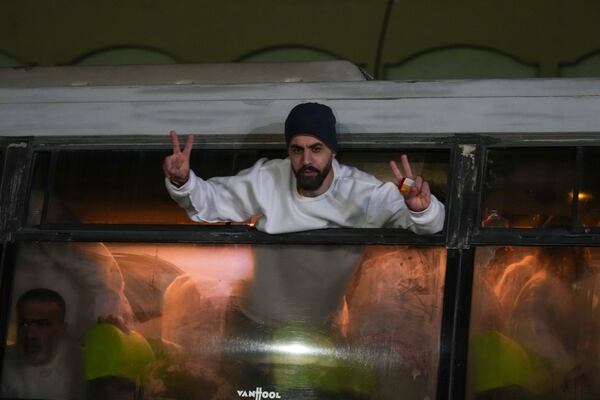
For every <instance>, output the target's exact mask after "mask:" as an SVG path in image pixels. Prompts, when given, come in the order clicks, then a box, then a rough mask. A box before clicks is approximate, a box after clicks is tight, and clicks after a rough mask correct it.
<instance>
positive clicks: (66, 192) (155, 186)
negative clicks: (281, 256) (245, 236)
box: [28, 149, 449, 225]
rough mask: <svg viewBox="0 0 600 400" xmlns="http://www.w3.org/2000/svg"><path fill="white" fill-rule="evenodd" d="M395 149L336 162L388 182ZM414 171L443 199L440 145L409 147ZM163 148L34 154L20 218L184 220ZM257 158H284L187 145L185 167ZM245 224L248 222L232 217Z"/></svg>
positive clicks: (224, 168)
mask: <svg viewBox="0 0 600 400" xmlns="http://www.w3.org/2000/svg"><path fill="white" fill-rule="evenodd" d="M400 154H401V152H400V151H395V152H393V153H392V152H381V151H379V152H347V153H344V154H340V156H339V158H340V161H341V162H343V163H346V164H348V165H352V166H356V167H358V168H361V169H363V170H365V171H366V172H369V173H371V174H373V175H375V176H377V177H378V178H379V179H381V180H384V181H385V180H393V179H394V177H393V175H392V174H391V171H390V169H389V165H388V162H389V160H391V159H397V160H399V159H400ZM408 154H409V157H410V159H411V163H412V165H413V169H414V172H415V173H416V174H423V175H424V176H425V178H426V179H428V180H429V181H430V184H431V186H432V190H433V192H434V193H435V194H436V195H437V196H438V198H439V199H440V200H442V201H443V200H444V199H445V197H446V196H445V193H446V190H447V189H446V182H447V175H448V155H449V153H448V152H447V151H412V152H409V153H408ZM166 155H167V153H166V152H164V151H124V150H119V151H116V150H113V151H108V150H103V151H98V150H78V151H56V152H54V153H52V154H51V153H50V152H40V153H37V154H36V163H35V167H34V171H35V173H34V175H33V184H32V189H31V193H30V199H29V209H28V210H29V211H28V223H29V224H31V225H39V224H43V223H47V224H192V223H194V222H192V221H190V220H189V219H188V217H187V215H186V214H185V212H184V211H183V210H182V209H181V208H179V207H178V206H177V205H176V204H175V203H174V202H173V201H172V200H171V199H170V198H169V196H168V194H167V191H166V189H165V187H164V175H163V172H162V160H163V158H164V157H165V156H166ZM261 157H268V158H281V157H285V152H284V151H276V150H206V149H202V150H198V149H197V150H195V152H193V153H192V160H191V163H192V169H193V170H194V171H195V172H196V174H197V175H198V176H200V177H202V178H204V179H207V178H210V177H213V176H226V175H232V174H235V173H237V172H238V171H240V170H242V169H244V168H248V167H250V166H252V164H253V163H254V162H255V161H256V160H258V159H259V158H261ZM236 223H249V221H236Z"/></svg>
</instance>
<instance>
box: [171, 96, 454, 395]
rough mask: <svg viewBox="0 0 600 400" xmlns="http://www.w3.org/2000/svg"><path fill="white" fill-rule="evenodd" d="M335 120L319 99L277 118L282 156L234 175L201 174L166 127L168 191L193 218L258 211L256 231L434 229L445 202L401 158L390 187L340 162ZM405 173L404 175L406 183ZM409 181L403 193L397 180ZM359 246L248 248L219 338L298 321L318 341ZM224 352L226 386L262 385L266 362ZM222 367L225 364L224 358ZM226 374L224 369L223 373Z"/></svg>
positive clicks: (259, 338) (267, 336) (258, 336)
mask: <svg viewBox="0 0 600 400" xmlns="http://www.w3.org/2000/svg"><path fill="white" fill-rule="evenodd" d="M335 124H336V120H335V117H334V115H333V112H332V110H331V108H329V107H328V106H325V105H322V104H318V103H303V104H299V105H297V106H296V107H294V108H293V109H292V110H291V112H290V113H289V115H288V117H287V119H286V121H285V140H286V143H287V150H288V158H286V159H284V160H267V159H260V160H258V161H257V162H256V164H255V165H254V166H253V167H251V168H249V169H246V170H244V171H241V172H240V173H238V174H237V175H235V176H229V177H218V178H212V179H209V180H206V181H205V180H203V179H201V178H199V177H197V176H196V175H195V174H194V173H193V171H191V170H190V166H189V160H190V154H191V150H192V143H193V137H192V136H191V135H190V136H188V140H187V143H186V145H185V147H184V148H183V150H181V148H180V145H179V142H178V139H177V135H176V133H175V132H171V139H172V144H173V154H171V155H169V156H167V157H166V158H165V160H164V163H163V170H164V173H165V176H166V179H165V181H166V186H167V190H168V192H169V194H170V195H171V197H172V198H173V199H174V200H175V201H176V202H177V203H178V204H179V205H180V206H181V207H183V208H184V209H185V210H186V211H187V213H188V215H189V217H190V218H191V219H192V220H195V221H208V222H213V221H245V220H248V219H249V218H251V217H253V216H256V215H260V218H259V219H258V221H257V223H256V228H257V229H258V230H259V231H263V232H266V233H270V234H278V233H288V232H297V231H305V230H312V229H324V228H335V227H355V228H378V227H398V228H404V229H409V230H411V231H412V232H415V233H417V234H433V233H436V232H439V231H440V230H441V229H442V227H443V224H444V213H445V211H444V206H443V205H442V204H441V203H440V202H439V201H438V200H437V199H436V198H435V196H433V195H432V194H431V192H430V189H429V184H428V183H427V182H426V181H424V180H423V179H422V178H421V177H415V176H414V175H413V173H412V170H411V167H410V164H409V162H408V159H407V157H406V156H402V166H403V169H404V174H402V173H401V172H400V169H399V168H398V166H397V165H396V163H395V162H391V163H390V164H391V168H392V171H393V173H394V175H395V176H396V178H397V179H398V183H391V182H388V183H382V182H381V181H379V180H378V179H376V178H375V177H373V176H371V175H369V174H367V173H365V172H363V171H360V170H358V169H356V168H353V167H349V166H345V165H340V164H339V163H338V162H337V160H336V159H335V157H336V153H337V151H338V143H337V138H336V128H335ZM405 178H407V179H405ZM406 180H409V181H411V182H412V183H413V185H412V187H410V190H408V191H406V194H403V193H401V192H400V188H401V187H402V183H403V182H405V181H406ZM362 250H363V249H362V246H324V245H311V246H297V245H278V246H270V245H256V246H254V251H255V265H254V276H253V278H252V279H251V280H250V281H249V282H247V285H246V287H244V288H242V290H241V292H242V293H243V294H242V296H240V299H239V300H237V304H233V305H232V306H231V309H230V310H229V311H228V313H227V317H226V322H225V324H226V325H227V328H226V330H227V336H229V337H233V338H234V339H235V338H239V340H240V341H241V343H250V342H251V343H253V344H256V345H257V348H262V347H264V346H261V345H262V344H264V343H268V342H269V340H271V338H272V337H273V336H277V332H279V331H280V330H281V329H284V330H285V329H287V327H289V326H300V328H299V329H300V330H302V331H306V330H309V331H312V332H317V333H319V334H324V335H325V336H327V337H334V336H335V335H336V332H335V327H334V326H333V325H334V324H333V321H334V319H335V314H336V312H337V311H338V310H339V308H340V306H341V305H342V303H343V298H344V293H345V291H346V289H347V286H348V284H349V282H350V281H351V277H352V276H353V275H354V273H355V271H356V269H357V268H358V266H359V264H360V261H361V258H362V253H363V251H362ZM253 357H254V356H253V355H252V354H251V355H250V357H249V359H248V360H244V359H242V358H243V357H239V355H238V356H236V357H233V361H232V363H230V364H231V365H229V366H228V367H229V368H226V369H229V370H231V371H234V372H236V373H237V374H236V373H232V374H233V375H238V376H237V377H236V378H234V381H235V382H233V386H234V387H236V386H237V387H240V386H242V387H244V385H247V387H248V388H251V387H253V386H252V385H256V384H258V383H261V384H262V383H263V382H264V384H266V385H268V384H269V383H272V382H270V381H269V379H270V378H269V377H268V375H269V366H266V367H265V366H264V365H260V362H258V363H257V362H255V361H256V359H259V360H260V359H261V357H262V355H258V356H257V357H256V359H255V358H253ZM225 364H227V362H226V363H225ZM228 375H229V374H228Z"/></svg>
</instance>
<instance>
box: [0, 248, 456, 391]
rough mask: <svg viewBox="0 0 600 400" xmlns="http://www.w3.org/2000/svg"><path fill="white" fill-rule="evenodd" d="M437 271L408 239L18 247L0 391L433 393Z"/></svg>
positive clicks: (432, 253)
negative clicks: (391, 242)
mask: <svg viewBox="0 0 600 400" xmlns="http://www.w3.org/2000/svg"><path fill="white" fill-rule="evenodd" d="M445 264H446V251H445V249H443V248H422V247H420V248H417V247H410V246H368V247H361V246H355V245H353V246H331V245H329V246H328V245H310V246H308V245H255V246H251V245H190V244H135V243H43V242H41V243H23V244H21V245H20V247H19V248H18V253H17V257H16V265H15V278H14V285H13V299H14V300H13V305H12V310H11V323H10V326H9V332H8V343H7V348H6V351H5V359H4V363H3V369H2V373H3V376H2V381H1V383H2V390H3V393H2V395H4V396H15V397H26V396H28V397H30V398H38V397H42V398H43V397H51V396H55V397H53V398H72V397H70V396H71V395H70V394H69V393H74V394H73V395H72V396H73V398H81V397H78V396H80V395H81V392H80V391H81V390H82V389H83V388H85V390H86V391H87V392H88V399H89V398H92V399H93V398H100V397H103V396H104V397H103V398H116V396H117V395H130V396H131V393H134V392H135V393H140V392H143V393H144V395H145V396H147V397H148V398H198V394H199V393H201V394H202V395H201V396H200V397H201V398H203V399H233V398H257V394H256V393H257V392H259V391H260V392H262V393H268V394H267V396H272V397H268V398H275V396H276V395H277V394H279V396H280V398H283V399H286V398H287V399H332V398H340V399H390V400H396V399H397V398H398V393H403V394H405V395H406V397H407V398H427V397H429V398H435V387H436V377H437V362H438V361H437V360H438V348H439V337H440V317H441V312H442V297H443V293H442V291H443V288H442V285H443V282H444V273H445ZM39 289H44V290H39ZM48 289H49V290H51V291H52V293H58V294H60V297H62V298H63V299H64V302H65V309H66V312H65V321H66V324H63V323H62V308H61V307H62V306H61V305H60V301H57V300H55V298H56V295H53V294H52V293H50V294H49V293H48ZM32 290H33V292H32ZM18 299H19V300H18ZM17 302H18V303H17ZM16 304H18V307H17V306H16ZM42 370H44V371H46V375H43V374H41V372H40V371H42ZM27 374H30V375H31V376H34V375H35V374H38V375H37V376H38V379H29V378H30V376H29V375H27ZM39 376H41V378H39ZM251 393H253V394H251ZM262 396H263V397H262V398H267V397H265V395H264V394H263V395H262ZM128 398H130V397H128Z"/></svg>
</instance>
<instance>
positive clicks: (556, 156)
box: [481, 148, 575, 228]
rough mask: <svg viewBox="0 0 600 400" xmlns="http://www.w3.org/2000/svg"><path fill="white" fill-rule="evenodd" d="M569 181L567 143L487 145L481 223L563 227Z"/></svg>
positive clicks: (571, 154) (567, 221)
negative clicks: (564, 145)
mask: <svg viewBox="0 0 600 400" xmlns="http://www.w3.org/2000/svg"><path fill="white" fill-rule="evenodd" d="M574 182H575V150H574V149H573V148H554V149H514V148H512V149H494V150H490V151H489V152H488V157H487V167H486V175H485V183H484V190H483V192H484V202H483V208H482V222H481V223H482V226H484V227H488V228H498V227H501V228H508V227H510V228H555V227H563V228H564V227H569V226H570V225H571V201H572V197H573V184H574Z"/></svg>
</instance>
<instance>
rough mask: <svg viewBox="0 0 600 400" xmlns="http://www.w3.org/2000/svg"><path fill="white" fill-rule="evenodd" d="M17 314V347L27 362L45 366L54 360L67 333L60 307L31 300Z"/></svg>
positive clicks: (21, 305)
mask: <svg viewBox="0 0 600 400" xmlns="http://www.w3.org/2000/svg"><path fill="white" fill-rule="evenodd" d="M17 313H18V316H19V325H18V328H17V345H18V346H19V347H20V349H21V351H22V352H23V355H24V357H25V360H26V362H27V363H29V364H45V363H47V362H49V361H50V360H52V358H53V357H54V355H55V352H56V346H57V344H58V342H59V340H60V338H61V337H62V336H63V334H64V331H65V322H64V321H63V319H62V315H61V310H60V307H59V306H58V305H57V304H56V303H52V302H41V301H35V300H30V301H25V302H23V303H22V304H20V306H19V308H18V310H17Z"/></svg>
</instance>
